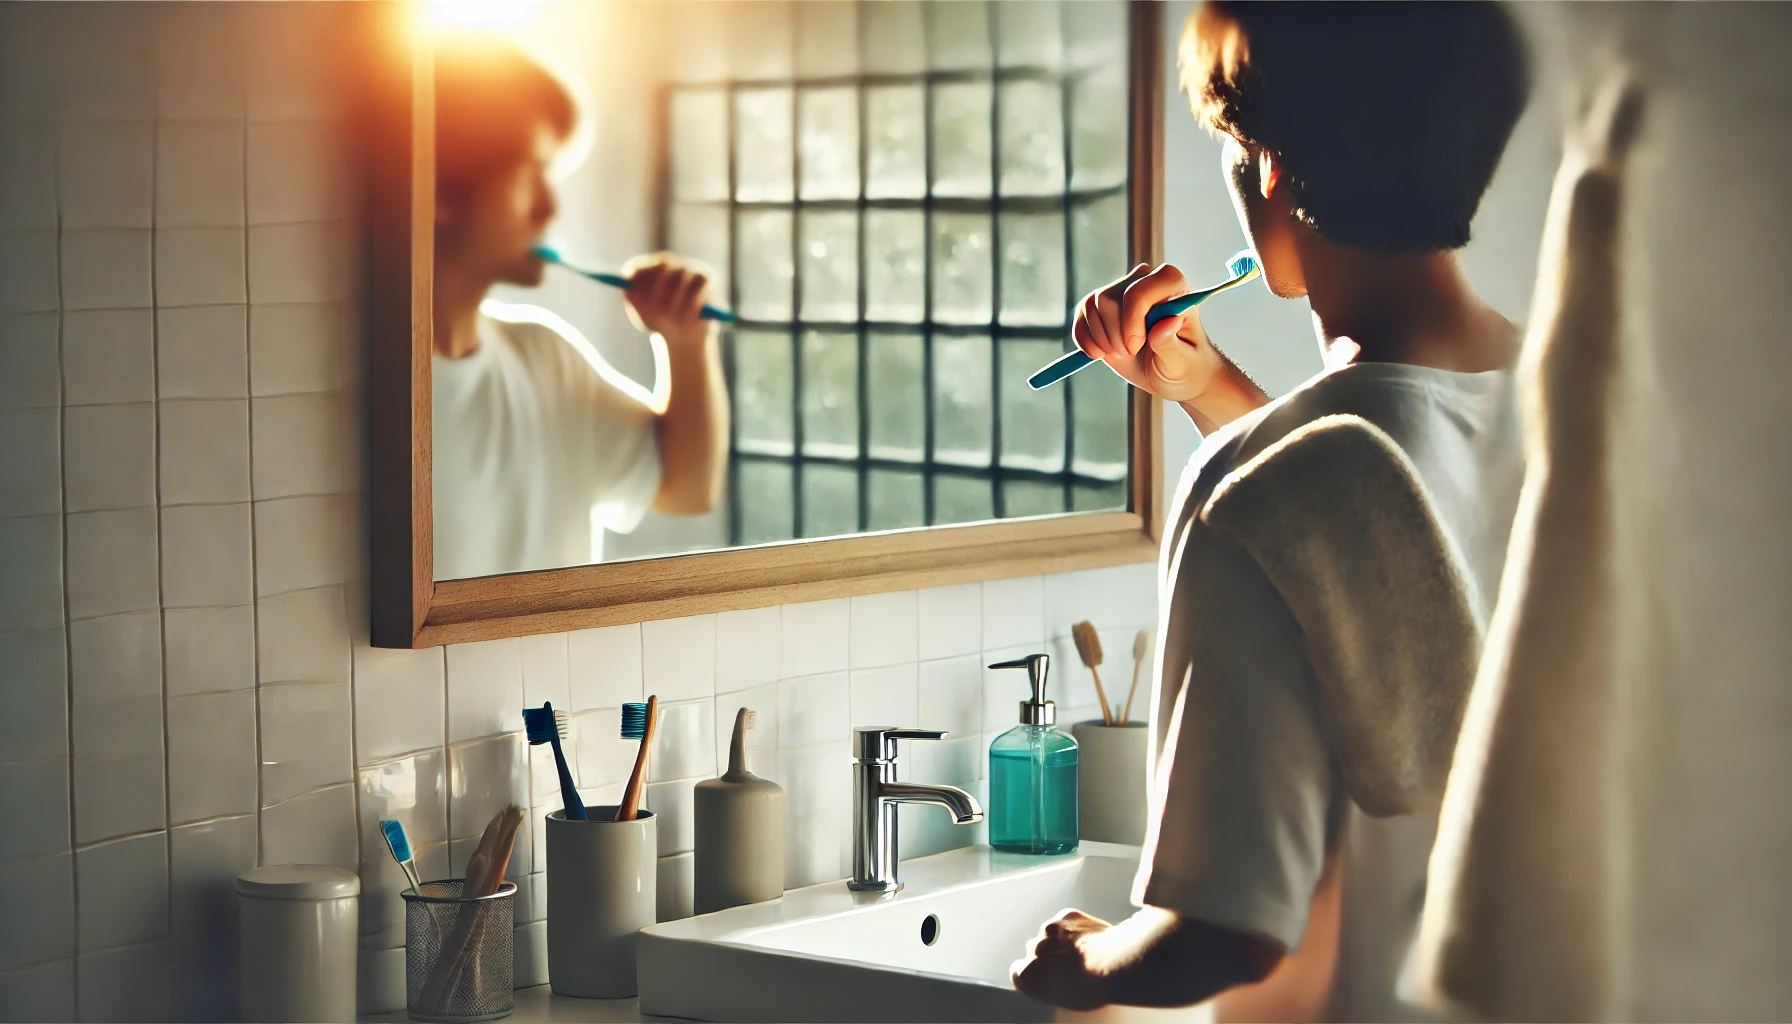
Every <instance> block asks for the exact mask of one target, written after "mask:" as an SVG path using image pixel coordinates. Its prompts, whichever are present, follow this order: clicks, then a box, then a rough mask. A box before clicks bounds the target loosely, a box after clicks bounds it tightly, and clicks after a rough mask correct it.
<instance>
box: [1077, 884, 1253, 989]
mask: <svg viewBox="0 0 1792 1024" xmlns="http://www.w3.org/2000/svg"><path fill="white" fill-rule="evenodd" d="M1092 944H1093V945H1094V947H1095V948H1094V949H1091V950H1090V951H1089V953H1090V954H1091V955H1090V956H1089V959H1090V961H1091V963H1090V967H1091V968H1093V969H1095V970H1097V971H1098V972H1099V973H1102V974H1104V975H1105V979H1104V984H1103V988H1104V990H1105V993H1106V995H1107V997H1108V1001H1109V1002H1112V1003H1118V1004H1121V1005H1125V1006H1160V1007H1168V1006H1192V1005H1194V1004H1196V1003H1200V1002H1205V1001H1206V1000H1208V999H1211V998H1213V997H1214V996H1216V995H1218V994H1220V993H1221V992H1224V991H1226V990H1227V989H1230V988H1233V987H1234V986H1237V985H1245V984H1250V983H1252V982H1255V981H1260V980H1261V979H1262V978H1263V977H1264V976H1265V975H1267V974H1268V973H1269V971H1270V969H1271V968H1273V967H1274V966H1275V964H1276V962H1277V961H1278V960H1279V959H1280V953H1279V951H1277V950H1276V949H1275V948H1274V947H1273V946H1271V945H1270V944H1269V943H1267V942H1263V941H1261V940H1258V939H1253V938H1250V937H1248V936H1246V935H1244V934H1242V933H1240V932H1235V931H1232V930H1230V929H1227V928H1220V927H1217V926H1215V925H1210V924H1207V923H1206V922H1204V921H1199V920H1195V919H1192V918H1186V917H1181V916H1178V915H1175V914H1171V913H1168V912H1167V911H1162V910H1156V909H1154V908H1146V909H1144V910H1141V911H1140V912H1139V913H1137V914H1134V915H1133V916H1132V917H1130V918H1128V919H1127V920H1125V921H1122V922H1121V923H1120V924H1118V925H1115V926H1114V927H1113V928H1111V929H1109V930H1108V931H1106V932H1104V933H1102V934H1101V935H1099V936H1096V937H1094V939H1093V941H1092ZM1104 960H1105V961H1106V962H1099V961H1104Z"/></svg>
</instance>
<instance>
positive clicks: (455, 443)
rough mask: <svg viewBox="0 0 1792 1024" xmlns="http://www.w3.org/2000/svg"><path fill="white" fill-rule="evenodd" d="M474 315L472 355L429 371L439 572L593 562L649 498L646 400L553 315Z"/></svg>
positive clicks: (531, 309)
mask: <svg viewBox="0 0 1792 1024" xmlns="http://www.w3.org/2000/svg"><path fill="white" fill-rule="evenodd" d="M479 311H480V317H479V328H478V329H479V347H478V348H477V349H475V350H474V351H473V352H472V353H471V354H470V355H467V356H465V357H463V358H460V359H448V358H444V357H442V356H440V355H438V356H436V357H435V359H434V361H433V363H432V366H433V371H432V372H433V374H434V392H435V394H434V398H433V402H434V408H433V409H432V413H433V419H434V423H435V443H434V450H433V452H432V462H433V464H432V471H433V476H434V494H435V575H436V578H437V579H464V578H467V577H471V576H490V575H494V574H497V573H506V572H520V571H523V570H528V569H549V568H554V567H556V566H563V565H583V564H585V563H587V562H592V561H596V560H598V559H599V558H601V557H602V554H603V551H602V545H603V531H604V530H606V529H608V530H615V531H617V532H619V533H627V532H628V531H630V530H632V529H634V528H635V525H636V524H637V523H639V522H640V521H641V516H642V515H644V514H645V513H646V511H647V508H648V506H649V505H650V504H651V503H652V502H653V497H654V494H655V493H657V492H658V490H659V484H660V452H659V436H658V432H657V429H656V426H655V424H656V422H657V419H656V416H655V413H654V409H653V403H652V398H651V396H650V395H649V394H648V393H647V392H646V391H645V390H644V389H643V388H642V387H641V386H640V385H638V384H636V383H634V382H633V381H631V380H629V379H628V378H626V377H624V376H622V375H621V374H619V373H617V372H616V371H615V370H614V369H612V368H611V367H610V366H609V364H607V363H605V362H604V360H603V357H602V356H599V355H598V354H597V351H596V350H595V349H594V348H592V347H591V343H590V342H588V341H586V340H585V339H584V337H582V336H581V335H580V334H579V333H578V331H577V330H576V329H574V328H573V326H572V325H571V324H568V323H567V322H566V321H564V320H562V319H560V318H559V317H557V316H555V315H553V314H552V313H549V312H548V311H546V310H544V309H540V308H538V307H535V306H524V305H512V304H508V303H502V302H496V301H492V300H487V301H486V302H484V303H482V304H481V305H480V307H479Z"/></svg>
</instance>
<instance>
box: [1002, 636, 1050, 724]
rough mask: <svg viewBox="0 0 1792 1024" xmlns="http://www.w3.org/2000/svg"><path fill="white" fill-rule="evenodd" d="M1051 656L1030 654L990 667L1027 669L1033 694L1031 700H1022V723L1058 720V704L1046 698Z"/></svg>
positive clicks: (1048, 722)
mask: <svg viewBox="0 0 1792 1024" xmlns="http://www.w3.org/2000/svg"><path fill="white" fill-rule="evenodd" d="M1051 662H1052V659H1051V656H1050V655H1047V654H1029V655H1027V656H1026V657H1024V658H1016V659H1014V660H1013V661H1003V662H998V663H996V664H994V665H991V666H989V667H990V668H1024V669H1026V670H1027V681H1028V682H1029V683H1031V684H1032V685H1033V696H1032V699H1030V700H1023V701H1021V702H1020V722H1021V724H1022V725H1051V724H1052V723H1054V722H1056V721H1057V720H1058V706H1057V705H1056V704H1053V703H1052V702H1051V701H1049V700H1046V699H1045V674H1046V671H1047V669H1049V668H1050V667H1051Z"/></svg>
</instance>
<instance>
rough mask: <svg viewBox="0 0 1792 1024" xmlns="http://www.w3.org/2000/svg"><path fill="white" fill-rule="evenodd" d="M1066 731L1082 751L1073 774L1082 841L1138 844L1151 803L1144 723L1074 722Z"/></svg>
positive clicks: (1147, 742)
mask: <svg viewBox="0 0 1792 1024" xmlns="http://www.w3.org/2000/svg"><path fill="white" fill-rule="evenodd" d="M1070 732H1071V735H1073V736H1075V737H1076V743H1077V748H1078V749H1079V750H1080V751H1081V752H1082V763H1081V765H1080V767H1079V769H1078V773H1077V806H1078V808H1079V809H1080V811H1081V822H1080V826H1079V828H1078V832H1079V833H1080V835H1081V837H1082V838H1084V839H1087V840H1089V841H1090V842H1096V843H1126V844H1128V845H1132V846H1137V845H1139V844H1140V843H1143V842H1144V841H1145V813H1146V809H1147V808H1148V807H1149V806H1150V803H1151V791H1150V784H1149V783H1148V782H1147V777H1148V772H1147V769H1148V768H1149V767H1150V766H1149V764H1148V763H1147V762H1148V761H1149V758H1150V753H1149V749H1150V735H1151V730H1150V729H1148V728H1146V726H1145V723H1144V722H1128V723H1127V724H1125V725H1103V724H1102V723H1101V722H1078V723H1077V724H1075V725H1073V726H1071V727H1070Z"/></svg>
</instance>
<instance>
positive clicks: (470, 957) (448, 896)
mask: <svg viewBox="0 0 1792 1024" xmlns="http://www.w3.org/2000/svg"><path fill="white" fill-rule="evenodd" d="M465 884H466V880H465V879H460V878H446V879H441V880H438V881H434V882H424V883H423V885H422V886H421V887H420V889H421V891H417V890H406V891H405V892H404V893H402V894H401V895H403V896H404V903H405V906H404V975H405V984H404V988H405V1012H406V1014H407V1015H408V1016H409V1017H410V1018H411V1019H412V1020H419V1021H433V1022H441V1024H467V1022H470V1021H480V1020H495V1019H497V1018H499V1017H508V1016H510V1012H511V1011H512V1010H513V1009H515V1007H516V935H515V930H514V929H515V926H516V883H515V882H504V883H502V884H501V885H499V886H498V891H497V892H495V893H493V894H491V895H490V896H477V897H472V898H466V897H463V896H461V891H462V888H463V886H464V885H465Z"/></svg>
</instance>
